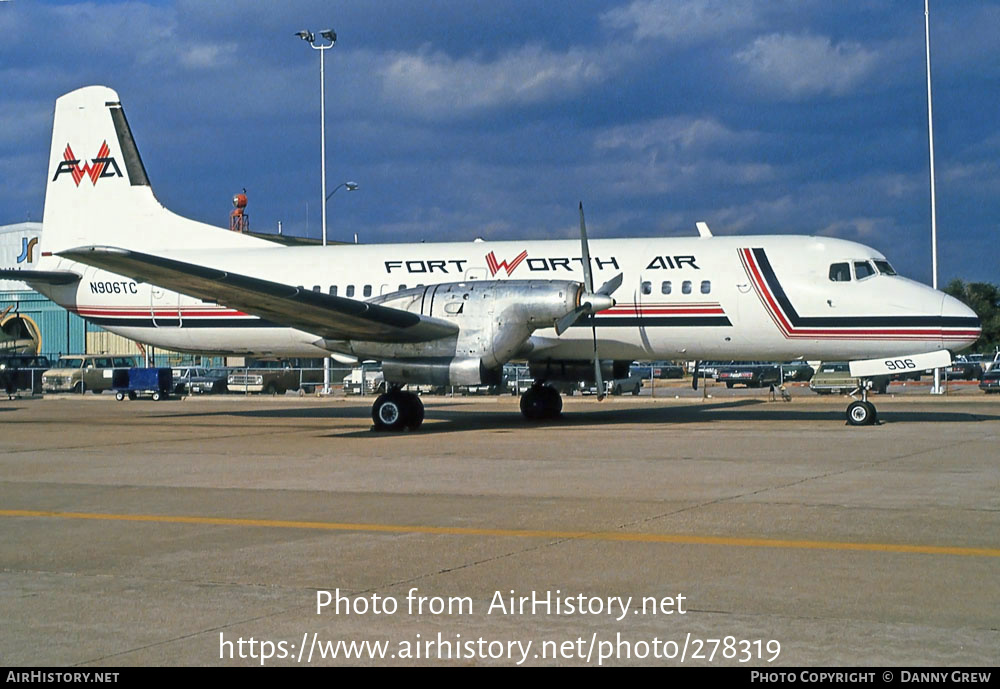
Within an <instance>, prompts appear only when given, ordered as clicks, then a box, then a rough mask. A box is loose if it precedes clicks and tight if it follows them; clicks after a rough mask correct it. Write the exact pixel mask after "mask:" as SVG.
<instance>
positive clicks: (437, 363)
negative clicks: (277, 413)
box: [0, 86, 980, 430]
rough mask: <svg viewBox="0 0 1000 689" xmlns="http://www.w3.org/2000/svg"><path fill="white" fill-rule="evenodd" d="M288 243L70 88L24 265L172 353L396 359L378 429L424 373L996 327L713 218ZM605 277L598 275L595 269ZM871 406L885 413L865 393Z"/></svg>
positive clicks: (130, 333) (737, 355) (931, 293)
mask: <svg viewBox="0 0 1000 689" xmlns="http://www.w3.org/2000/svg"><path fill="white" fill-rule="evenodd" d="M580 225H581V241H580V242H579V243H577V242H575V241H569V240H552V241H503V242H484V241H475V242H448V243H426V244H425V243H421V244H384V245H331V246H327V247H288V246H283V245H279V244H276V243H273V242H270V241H267V240H265V239H260V238H256V237H251V236H248V235H244V234H240V233H236V232H231V231H228V230H225V229H222V228H217V227H212V226H209V225H206V224H203V223H199V222H195V221H193V220H189V219H186V218H182V217H180V216H177V215H175V214H173V213H171V212H170V211H168V210H166V209H165V208H163V206H161V205H160V203H159V202H158V201H157V200H156V197H155V196H154V195H153V190H152V187H151V186H150V183H149V179H148V178H147V176H146V170H145V168H144V166H143V163H142V161H141V159H140V157H139V152H138V149H137V148H136V145H135V142H134V140H133V138H132V133H131V131H130V129H129V126H128V123H127V122H126V119H125V114H124V111H123V110H122V107H121V104H120V102H119V98H118V94H117V93H115V91H113V90H111V89H110V88H107V87H103V86H89V87H85V88H81V89H79V90H76V91H73V92H71V93H68V94H66V95H64V96H62V97H61V98H59V99H58V100H57V101H56V107H55V117H54V122H53V131H52V151H51V154H50V157H49V172H48V186H47V189H46V196H45V210H44V219H43V232H42V237H41V249H42V257H41V259H40V262H39V264H38V266H37V268H38V269H37V270H35V271H30V272H29V271H21V272H17V273H15V272H14V271H4V272H3V273H0V277H6V278H11V277H14V278H15V279H23V280H26V281H27V282H28V283H29V284H30V285H31V286H32V287H33V288H35V289H37V290H38V291H39V292H42V293H43V294H45V295H46V296H48V297H49V298H51V299H52V300H53V301H55V302H57V303H58V304H60V305H61V306H63V307H65V308H67V309H69V310H71V311H73V312H75V313H78V314H80V315H81V316H83V317H85V318H87V319H88V320H90V321H92V322H94V323H96V324H98V325H100V326H102V327H104V328H106V329H107V330H110V331H112V332H115V333H119V334H121V335H123V336H125V337H128V338H131V339H134V340H137V341H140V342H144V343H148V344H151V345H155V346H158V347H164V348H168V349H172V350H179V351H188V352H201V353H211V354H234V355H254V356H263V357H269V356H273V357H293V356H295V357H320V356H334V357H335V358H337V359H338V360H340V361H354V360H361V359H377V360H380V361H382V362H383V372H384V375H385V379H386V381H388V382H389V383H390V384H391V385H392V387H391V389H390V390H389V391H388V392H387V393H386V394H383V395H381V396H380V397H379V398H378V399H377V400H376V401H375V404H374V405H373V408H372V418H373V420H374V423H375V428H377V429H392V430H397V429H402V428H411V429H413V428H416V427H418V426H419V425H420V423H421V422H422V420H423V415H424V414H423V405H422V404H421V402H420V400H419V398H418V397H417V396H416V395H414V394H412V393H408V392H404V391H403V390H402V389H401V388H402V387H403V386H404V385H406V384H411V383H413V384H435V385H477V384H483V383H488V382H497V381H498V380H499V377H500V375H501V371H502V368H503V365H504V364H505V363H507V362H508V361H514V360H517V361H527V362H528V363H529V365H530V367H531V371H532V373H533V375H534V377H535V379H536V381H537V382H536V385H535V386H534V387H533V388H532V389H531V390H529V391H528V392H526V393H525V394H524V395H523V396H522V399H521V410H522V412H523V413H524V414H525V416H527V417H529V418H550V417H553V416H557V415H558V414H559V413H560V410H561V405H562V403H561V401H560V398H559V395H558V393H557V392H556V391H555V390H554V389H553V388H552V387H551V386H548V385H544V384H543V383H545V382H554V381H558V380H574V381H575V380H580V379H583V378H589V379H590V380H592V381H596V382H597V383H598V389H602V387H603V384H602V383H601V381H602V379H603V378H606V377H608V376H611V375H613V374H615V371H620V370H622V369H623V368H627V366H628V363H629V362H631V361H632V360H634V359H688V360H699V359H736V360H749V359H756V360H790V359H805V360H817V359H820V360H821V359H830V358H836V359H851V360H855V361H854V365H856V366H857V367H858V371H864V372H863V373H859V374H858V375H865V376H871V375H874V374H875V373H879V372H890V371H893V370H908V369H919V370H923V369H926V368H932V367H935V366H941V365H946V364H947V363H950V361H951V356H950V351H955V350H959V349H962V348H964V347H967V346H969V345H970V344H971V343H972V342H974V341H975V340H976V339H977V338H978V337H979V334H980V323H979V319H978V318H977V317H976V314H975V313H974V312H973V311H971V310H970V309H969V308H967V307H966V306H965V305H963V304H962V303H961V302H959V301H957V300H955V299H953V298H951V297H949V296H947V295H945V294H943V293H942V292H938V291H936V290H933V289H931V288H930V287H927V286H926V285H923V284H920V283H917V282H914V281H912V280H908V279H906V278H903V277H900V276H899V275H897V274H896V273H895V271H893V269H892V268H891V266H890V265H889V262H888V261H887V260H886V259H885V257H884V256H883V255H882V254H881V253H879V252H878V251H875V250H874V249H871V248H869V247H867V246H863V245H861V244H857V243H854V242H848V241H843V240H839V239H831V238H827V237H805V236H789V235H781V236H745V237H739V236H729V237H713V236H711V233H710V232H709V231H708V228H707V226H705V225H703V224H701V223H699V234H700V236H698V237H690V238H674V237H671V238H659V237H643V238H638V239H606V240H594V241H593V242H588V240H587V237H586V232H585V230H584V226H583V211H582V206H581V209H580ZM595 282H601V283H603V284H602V286H601V287H600V288H598V289H596V290H595V289H594V286H593V285H594V283H595ZM861 396H862V399H861V400H856V401H855V402H853V403H852V404H851V406H850V407H849V408H848V413H847V418H848V421H849V422H850V423H851V424H854V425H862V424H868V423H874V421H875V418H876V411H875V408H874V406H872V405H871V403H870V402H868V401H867V397H866V395H865V391H864V390H863V389H862V390H861Z"/></svg>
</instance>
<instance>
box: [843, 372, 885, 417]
mask: <svg viewBox="0 0 1000 689" xmlns="http://www.w3.org/2000/svg"><path fill="white" fill-rule="evenodd" d="M871 384H872V383H871V381H870V380H863V381H861V386H860V388H859V389H860V391H861V399H860V400H854V401H853V402H851V403H850V404H849V405H847V423H848V425H850V426H872V425H874V424H876V423H878V412H877V411H876V410H875V405H874V404H872V403H871V402H869V401H868V389H869V388H870V387H871Z"/></svg>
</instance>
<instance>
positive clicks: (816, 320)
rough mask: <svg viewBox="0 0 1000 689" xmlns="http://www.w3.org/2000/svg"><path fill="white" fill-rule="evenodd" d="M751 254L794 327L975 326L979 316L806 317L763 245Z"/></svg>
mask: <svg viewBox="0 0 1000 689" xmlns="http://www.w3.org/2000/svg"><path fill="white" fill-rule="evenodd" d="M752 251H753V255H754V258H755V259H756V260H757V265H758V267H759V268H760V272H761V274H762V275H763V276H764V280H765V281H766V282H767V286H768V287H769V288H770V289H771V293H772V294H773V295H774V298H775V299H776V300H777V301H778V304H779V305H780V306H781V309H782V311H784V312H785V315H786V316H787V317H788V321H789V322H790V323H791V325H792V327H793V328H833V327H839V328H877V327H889V328H900V327H910V328H926V327H928V326H931V327H941V328H978V327H980V324H979V319H978V318H974V317H965V316H836V317H823V318H820V317H805V316H800V315H799V314H798V312H797V311H796V310H795V307H794V306H792V302H791V301H790V300H789V299H788V295H786V294H785V290H784V289H782V288H781V283H780V282H778V276H777V275H775V274H774V269H773V268H772V267H771V262H770V261H768V260H767V254H766V253H765V252H764V250H763V249H753V250H752Z"/></svg>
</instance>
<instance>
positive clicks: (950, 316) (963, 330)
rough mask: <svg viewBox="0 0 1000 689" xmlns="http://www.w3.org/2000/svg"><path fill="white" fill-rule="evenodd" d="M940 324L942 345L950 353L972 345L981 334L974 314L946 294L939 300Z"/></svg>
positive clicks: (980, 328) (981, 330)
mask: <svg viewBox="0 0 1000 689" xmlns="http://www.w3.org/2000/svg"><path fill="white" fill-rule="evenodd" d="M941 324H942V326H943V327H942V328H941V335H942V337H943V339H944V342H943V345H944V346H945V347H947V348H948V349H950V350H952V351H958V350H959V349H965V348H966V347H968V346H970V345H972V343H973V342H975V341H976V340H978V339H979V336H980V335H981V334H982V332H983V327H982V324H981V323H980V321H979V316H978V315H976V312H975V311H973V310H972V309H970V308H969V307H968V306H966V305H965V304H963V303H962V302H960V301H959V300H958V299H955V298H954V297H952V296H950V295H947V294H945V295H944V296H943V298H942V299H941Z"/></svg>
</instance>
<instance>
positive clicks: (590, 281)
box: [580, 201, 594, 294]
mask: <svg viewBox="0 0 1000 689" xmlns="http://www.w3.org/2000/svg"><path fill="white" fill-rule="evenodd" d="M580 257H581V259H582V261H583V286H584V287H585V288H586V289H587V294H592V293H593V292H594V276H593V274H592V273H591V272H590V246H589V242H588V241H587V225H586V223H584V221H583V201H581V202H580Z"/></svg>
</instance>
